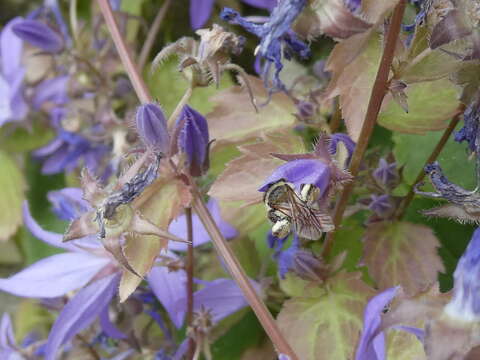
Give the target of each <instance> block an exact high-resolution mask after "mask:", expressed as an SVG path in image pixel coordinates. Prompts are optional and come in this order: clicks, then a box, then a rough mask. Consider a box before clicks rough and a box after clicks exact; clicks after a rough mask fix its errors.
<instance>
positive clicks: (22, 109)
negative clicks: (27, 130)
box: [0, 17, 28, 126]
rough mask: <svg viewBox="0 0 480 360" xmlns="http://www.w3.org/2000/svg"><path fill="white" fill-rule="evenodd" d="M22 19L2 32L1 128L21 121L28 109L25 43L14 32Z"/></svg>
mask: <svg viewBox="0 0 480 360" xmlns="http://www.w3.org/2000/svg"><path fill="white" fill-rule="evenodd" d="M22 21H23V19H22V18H21V17H16V18H14V19H12V20H10V21H9V22H8V23H7V24H6V25H5V26H4V28H3V29H2V31H1V32H0V126H2V125H3V124H4V123H6V122H9V121H21V120H23V119H24V118H25V116H26V114H27V112H28V107H27V104H26V102H25V99H24V96H23V79H24V76H25V68H24V67H23V65H22V63H21V60H22V51H23V41H22V40H21V39H20V38H19V37H18V36H17V35H15V34H14V32H13V31H12V28H13V26H15V25H16V24H18V23H20V22H22Z"/></svg>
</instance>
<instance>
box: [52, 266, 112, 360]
mask: <svg viewBox="0 0 480 360" xmlns="http://www.w3.org/2000/svg"><path fill="white" fill-rule="evenodd" d="M119 279H120V276H119V274H118V273H115V274H112V275H110V276H107V277H104V278H102V279H100V280H97V281H95V282H93V283H91V284H90V285H88V286H87V287H85V288H83V289H82V290H80V291H79V292H78V293H77V294H76V295H75V296H74V297H73V298H72V299H71V300H70V301H69V302H68V304H67V305H65V307H64V308H63V310H62V312H61V313H60V315H59V316H58V318H57V320H56V321H55V323H54V324H53V327H52V330H51V331H50V335H49V336H48V340H47V346H46V349H45V360H55V358H56V355H57V354H58V350H59V347H60V346H62V345H63V344H65V343H66V342H67V341H69V340H70V339H71V338H72V337H73V336H75V335H76V334H77V333H79V332H80V331H82V330H83V329H85V328H86V327H87V326H89V325H90V324H91V323H92V322H93V321H94V320H95V319H96V318H97V317H98V315H99V314H100V312H101V311H102V310H103V309H104V308H105V307H106V306H107V305H108V304H109V303H110V301H111V300H112V298H113V297H114V295H115V293H116V291H117V287H118V282H119Z"/></svg>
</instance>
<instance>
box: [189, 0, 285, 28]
mask: <svg viewBox="0 0 480 360" xmlns="http://www.w3.org/2000/svg"><path fill="white" fill-rule="evenodd" d="M243 2H245V3H247V4H248V5H250V6H254V7H257V8H260V9H268V10H271V9H272V8H273V7H274V6H275V5H276V4H277V0H243ZM214 3H215V0H190V25H191V26H192V29H193V30H197V29H200V28H201V27H202V26H203V25H205V23H206V22H207V21H208V19H209V18H210V15H211V14H212V10H213V5H214Z"/></svg>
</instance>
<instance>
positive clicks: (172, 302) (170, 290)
mask: <svg viewBox="0 0 480 360" xmlns="http://www.w3.org/2000/svg"><path fill="white" fill-rule="evenodd" d="M147 280H148V283H149V285H150V287H151V288H152V291H153V293H154V294H155V296H156V297H157V298H158V300H159V301H160V303H161V304H162V305H163V307H164V308H165V310H166V311H167V312H168V315H169V316H170V319H171V320H172V322H173V323H174V324H175V326H176V327H177V328H178V329H179V328H181V327H182V325H183V319H184V317H185V311H186V305H185V296H186V282H187V275H186V273H185V271H183V270H179V271H169V270H168V269H167V268H166V267H163V266H162V267H159V266H155V267H153V268H152V270H151V271H150V273H149V274H148V276H147Z"/></svg>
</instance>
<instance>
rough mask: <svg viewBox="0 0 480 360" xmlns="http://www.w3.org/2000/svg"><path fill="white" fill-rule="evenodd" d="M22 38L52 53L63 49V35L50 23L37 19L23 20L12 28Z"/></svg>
mask: <svg viewBox="0 0 480 360" xmlns="http://www.w3.org/2000/svg"><path fill="white" fill-rule="evenodd" d="M12 30H13V32H14V33H15V35H17V36H18V37H19V38H20V39H22V40H24V41H26V42H28V43H29V44H31V45H33V46H36V47H38V48H40V49H42V50H44V51H47V52H50V53H59V52H60V51H62V50H63V47H64V43H63V39H62V36H61V35H60V34H58V33H57V32H56V31H54V30H52V29H51V28H50V27H49V26H48V25H46V24H44V23H42V22H40V21H37V20H23V21H22V22H20V23H18V24H16V25H14V26H13V28H12Z"/></svg>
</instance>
